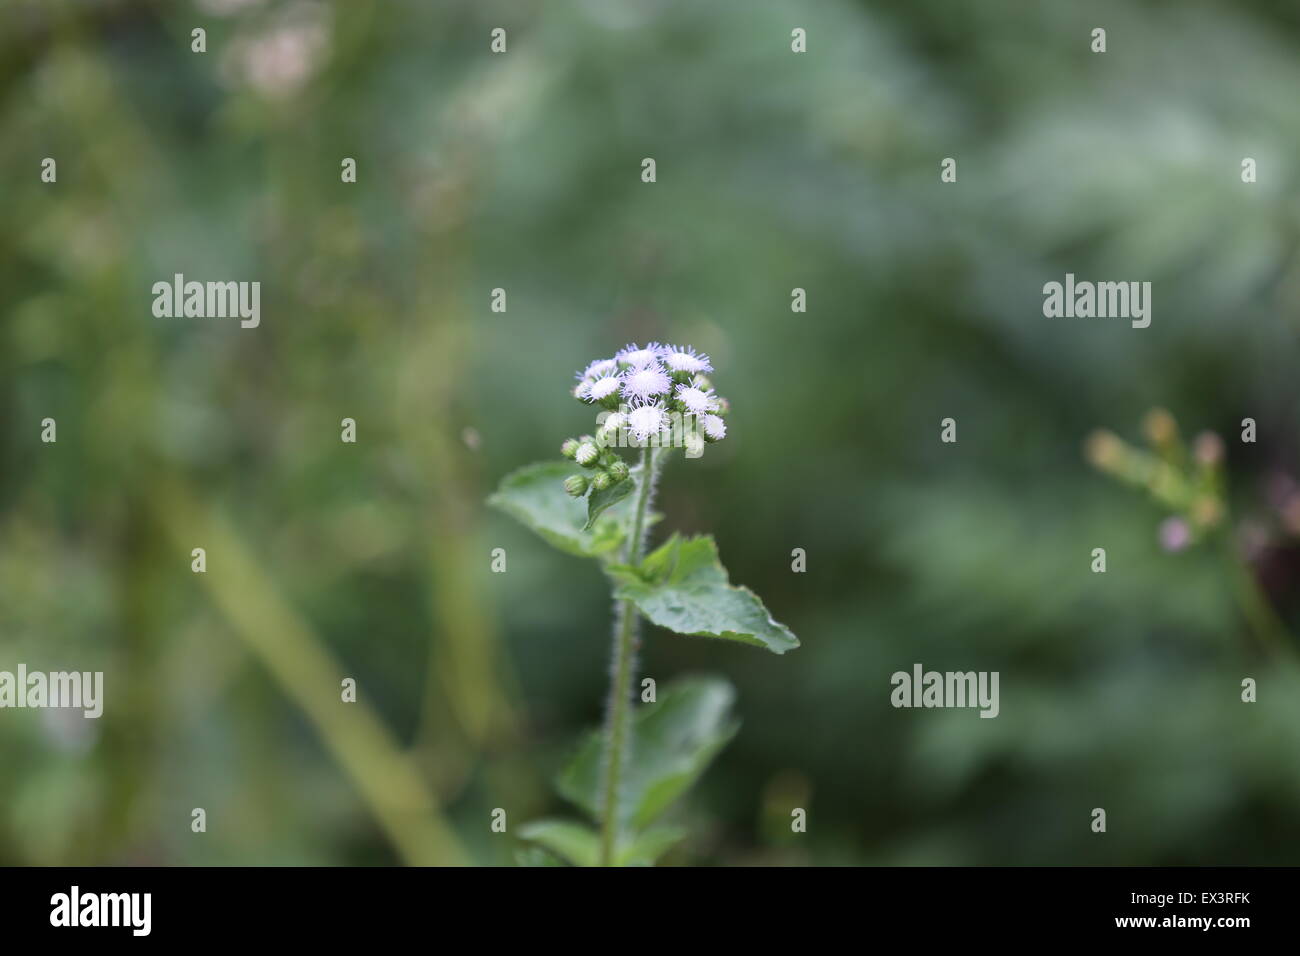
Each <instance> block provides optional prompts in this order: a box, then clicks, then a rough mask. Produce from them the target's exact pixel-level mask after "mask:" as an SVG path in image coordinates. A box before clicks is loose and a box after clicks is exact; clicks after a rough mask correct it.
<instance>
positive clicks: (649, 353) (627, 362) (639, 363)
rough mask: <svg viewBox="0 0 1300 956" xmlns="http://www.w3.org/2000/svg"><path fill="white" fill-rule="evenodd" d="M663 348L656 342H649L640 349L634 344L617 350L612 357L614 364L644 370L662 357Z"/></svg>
mask: <svg viewBox="0 0 1300 956" xmlns="http://www.w3.org/2000/svg"><path fill="white" fill-rule="evenodd" d="M663 354H664V347H663V346H662V345H660V344H659V343H658V342H651V343H650V344H649V345H647V346H646V347H645V348H640V347H638V346H637V344H636V343H635V342H633V343H632V344H631V345H628V346H625V347H624V348H621V349H619V351H618V353H617V354H616V355H615V356H614V360H615V362H617V363H618V364H619V365H621V366H625V367H626V366H631V367H632V368H645V367H646V366H647V365H650V364H651V363H652V362H653V363H657V362H658V361H659V359H660V358H662V357H663Z"/></svg>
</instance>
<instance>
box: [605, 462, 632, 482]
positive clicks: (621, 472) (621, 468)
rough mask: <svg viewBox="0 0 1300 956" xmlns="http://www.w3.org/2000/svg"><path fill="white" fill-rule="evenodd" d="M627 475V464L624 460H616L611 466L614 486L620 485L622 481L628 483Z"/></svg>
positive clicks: (610, 475)
mask: <svg viewBox="0 0 1300 956" xmlns="http://www.w3.org/2000/svg"><path fill="white" fill-rule="evenodd" d="M627 474H628V472H627V462H625V461H624V460H623V459H622V458H618V459H616V460H615V461H614V463H613V464H612V465H610V466H609V477H610V479H611V480H612V481H613V482H614V484H618V483H619V482H620V481H627Z"/></svg>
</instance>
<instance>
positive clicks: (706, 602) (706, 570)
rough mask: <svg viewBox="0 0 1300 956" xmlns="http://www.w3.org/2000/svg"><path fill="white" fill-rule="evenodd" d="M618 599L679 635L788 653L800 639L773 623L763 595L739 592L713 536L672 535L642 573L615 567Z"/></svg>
mask: <svg viewBox="0 0 1300 956" xmlns="http://www.w3.org/2000/svg"><path fill="white" fill-rule="evenodd" d="M608 571H609V574H610V577H612V578H613V579H614V583H615V588H614V597H615V598H616V599H620V600H623V599H626V600H630V601H632V603H634V604H635V605H636V606H637V609H638V610H639V611H640V612H641V613H642V614H644V615H645V616H646V618H647V619H649V620H650V621H651V622H652V623H654V624H657V625H658V626H659V627H663V628H667V629H668V630H670V631H675V632H677V633H678V634H688V635H692V636H695V637H716V638H720V639H722V640H727V641H740V642H742V643H745V644H754V645H756V646H758V647H765V648H767V649H768V650H769V651H772V652H773V653H774V654H784V653H785V652H786V651H788V650H792V649H793V648H796V647H798V646H799V639H798V638H797V637H795V636H794V634H793V633H791V631H790V629H789V628H788V627H786V626H785V625H784V624H778V623H777V622H776V621H774V620H772V615H771V614H769V613H768V611H767V608H766V607H764V606H763V602H762V601H760V600H759V599H758V595H757V594H755V593H754V592H753V591H751V590H749V588H745V587H736V586H734V585H732V584H731V582H730V581H729V580H728V579H727V569H726V568H724V567H723V566H722V562H721V561H719V560H718V547H717V545H716V544H715V543H714V541H713V539H712V538H711V537H708V536H703V537H697V538H682V537H681V536H680V535H676V534H675V535H673V536H672V537H671V538H669V539H668V541H667V542H666V543H665V544H664V545H663V546H662V547H660V548H658V549H656V550H655V551H652V552H651V553H650V554H649V555H647V556H646V559H645V560H644V561H643V562H642V563H641V566H640V567H639V568H633V567H630V566H628V565H623V564H619V565H613V566H611V567H610V568H609V569H608Z"/></svg>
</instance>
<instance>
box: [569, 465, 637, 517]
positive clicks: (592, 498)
mask: <svg viewBox="0 0 1300 956" xmlns="http://www.w3.org/2000/svg"><path fill="white" fill-rule="evenodd" d="M634 487H636V479H634V478H632V477H631V476H629V477H628V478H626V479H624V480H623V481H620V482H619V483H618V484H616V485H610V486H609V487H608V488H606V489H605V490H604V491H597V490H596V489H594V488H593V489H592V490H591V494H589V495H587V523H586V524H585V525H584V526H583V529H582V530H583V531H587V530H589V529H590V528H591V527H592V526H593V525H594V524H595V523H596V519H597V518H599V517H600V516H601V515H602V514H604V512H605V510H606V509H607V508H612V507H613V506H614V505H616V504H618V503H619V502H620V501H622V500H623V499H624V498H626V497H627V496H628V495H630V494H631V493H632V489H633V488H634Z"/></svg>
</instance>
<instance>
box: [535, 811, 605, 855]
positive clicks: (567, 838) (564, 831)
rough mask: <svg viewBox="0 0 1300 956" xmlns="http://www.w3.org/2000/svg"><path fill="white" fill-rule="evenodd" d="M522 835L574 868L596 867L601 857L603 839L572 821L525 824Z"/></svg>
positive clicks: (584, 825)
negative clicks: (601, 841)
mask: <svg viewBox="0 0 1300 956" xmlns="http://www.w3.org/2000/svg"><path fill="white" fill-rule="evenodd" d="M519 835H520V837H522V838H523V839H525V840H527V841H529V842H530V843H536V844H537V845H539V846H542V847H545V848H546V849H547V850H550V851H551V852H552V853H555V854H557V855H559V856H561V857H563V858H564V859H566V860H568V861H569V862H570V863H572V864H573V865H574V866H595V865H596V860H597V858H598V856H599V854H600V837H599V836H598V835H597V834H596V831H595V830H593V829H592V828H591V827H589V826H587V825H586V824H583V823H574V822H572V821H569V820H536V821H534V822H532V823H528V824H525V825H524V826H523V827H521V828H520V830H519Z"/></svg>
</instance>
